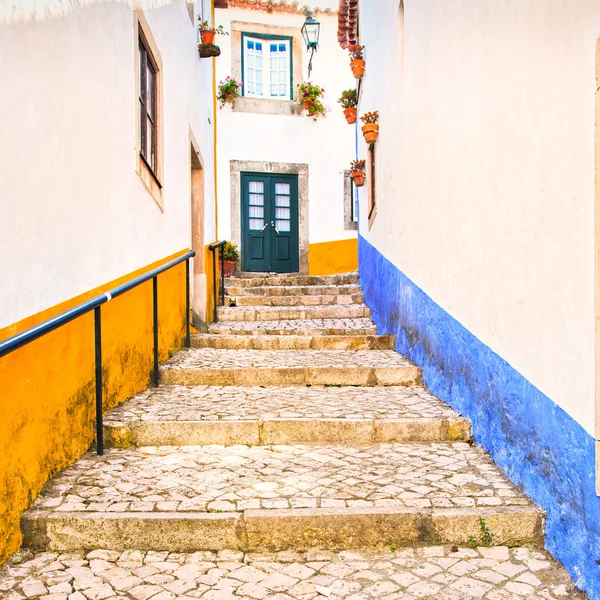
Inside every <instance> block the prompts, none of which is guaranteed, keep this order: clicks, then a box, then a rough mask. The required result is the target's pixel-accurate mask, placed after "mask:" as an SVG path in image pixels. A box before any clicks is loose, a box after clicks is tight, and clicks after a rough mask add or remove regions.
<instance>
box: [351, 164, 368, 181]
mask: <svg viewBox="0 0 600 600" xmlns="http://www.w3.org/2000/svg"><path fill="white" fill-rule="evenodd" d="M350 177H352V181H353V182H354V185H355V186H356V187H362V186H363V185H365V161H364V160H353V161H352V162H351V163H350Z"/></svg>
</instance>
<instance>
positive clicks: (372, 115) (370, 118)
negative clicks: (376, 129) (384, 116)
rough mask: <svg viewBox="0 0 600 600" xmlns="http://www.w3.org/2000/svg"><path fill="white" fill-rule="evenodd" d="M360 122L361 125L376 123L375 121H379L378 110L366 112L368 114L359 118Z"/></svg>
mask: <svg viewBox="0 0 600 600" xmlns="http://www.w3.org/2000/svg"><path fill="white" fill-rule="evenodd" d="M360 120H361V121H362V122H363V123H365V124H366V123H377V121H378V120H379V111H378V110H375V111H373V112H368V113H365V114H364V115H363V116H362V117H361V118H360Z"/></svg>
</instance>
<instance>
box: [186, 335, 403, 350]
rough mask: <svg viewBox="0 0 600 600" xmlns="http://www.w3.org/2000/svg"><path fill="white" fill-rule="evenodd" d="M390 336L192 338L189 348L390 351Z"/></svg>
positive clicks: (394, 339)
mask: <svg viewBox="0 0 600 600" xmlns="http://www.w3.org/2000/svg"><path fill="white" fill-rule="evenodd" d="M395 343H396V337H395V336H393V335H331V336H325V335H317V336H310V335H280V336H277V335H256V336H244V335H221V334H201V335H194V336H192V348H215V349H218V350H393V349H394V346H395Z"/></svg>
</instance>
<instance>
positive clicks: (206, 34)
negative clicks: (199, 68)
mask: <svg viewBox="0 0 600 600" xmlns="http://www.w3.org/2000/svg"><path fill="white" fill-rule="evenodd" d="M215 35H216V34H215V32H214V31H212V30H210V29H205V30H204V31H201V32H200V38H201V39H202V43H203V44H212V43H213V42H214V41H215Z"/></svg>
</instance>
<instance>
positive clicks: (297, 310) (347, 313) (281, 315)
mask: <svg viewBox="0 0 600 600" xmlns="http://www.w3.org/2000/svg"><path fill="white" fill-rule="evenodd" d="M218 314H219V322H221V323H222V322H224V321H232V322H239V321H280V320H285V321H289V320H294V321H296V320H313V319H362V318H367V317H370V316H371V311H370V309H369V308H368V307H367V306H365V305H364V304H363V305H361V304H341V305H338V306H299V307H295V306H291V307H285V306H284V307H280V306H258V307H245V306H241V307H219V309H218Z"/></svg>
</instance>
